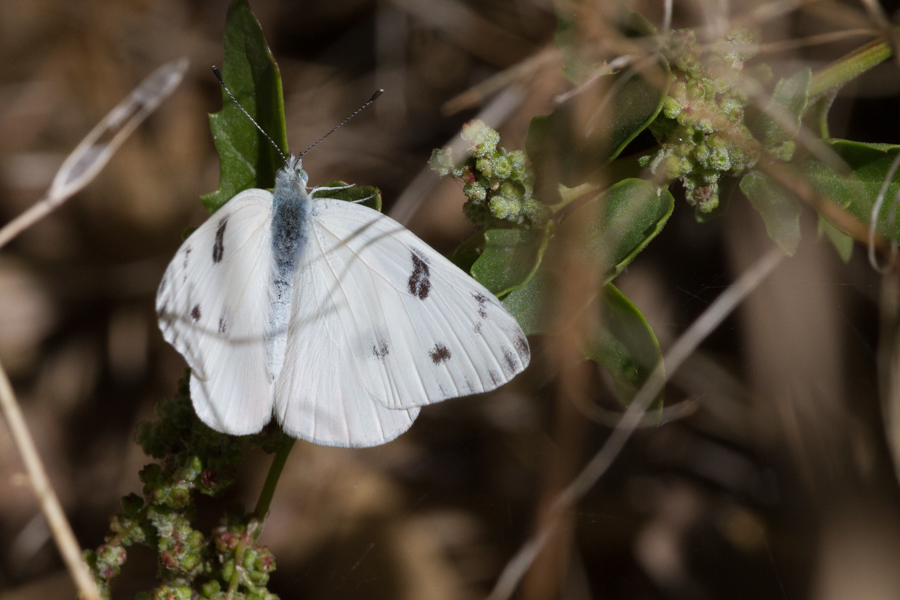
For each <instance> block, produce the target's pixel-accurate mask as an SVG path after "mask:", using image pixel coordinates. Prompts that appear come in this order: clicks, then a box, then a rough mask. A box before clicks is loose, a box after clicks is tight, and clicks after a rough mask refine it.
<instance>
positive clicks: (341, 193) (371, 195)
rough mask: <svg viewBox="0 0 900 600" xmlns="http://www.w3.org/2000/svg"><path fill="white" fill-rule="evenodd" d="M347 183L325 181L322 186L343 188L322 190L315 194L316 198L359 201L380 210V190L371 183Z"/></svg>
mask: <svg viewBox="0 0 900 600" xmlns="http://www.w3.org/2000/svg"><path fill="white" fill-rule="evenodd" d="M347 185H348V184H346V183H344V182H343V181H332V182H331V183H326V184H325V185H323V186H322V187H323V188H344V189H333V190H327V189H326V190H323V191H321V192H319V193H317V194H316V198H334V199H336V200H344V201H346V202H359V203H360V204H363V205H365V206H368V207H369V208H373V209H375V210H377V211H378V212H381V190H379V189H378V188H377V187H373V186H371V185H353V186H350V187H347Z"/></svg>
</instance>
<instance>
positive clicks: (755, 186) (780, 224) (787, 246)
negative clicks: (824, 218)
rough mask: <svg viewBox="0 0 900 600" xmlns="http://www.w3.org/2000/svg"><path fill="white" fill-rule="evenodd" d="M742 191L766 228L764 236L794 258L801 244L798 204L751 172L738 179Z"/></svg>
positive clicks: (766, 178)
mask: <svg viewBox="0 0 900 600" xmlns="http://www.w3.org/2000/svg"><path fill="white" fill-rule="evenodd" d="M741 191H742V192H744V194H745V195H746V196H747V199H748V200H750V204H752V205H753V208H755V209H756V212H758V213H759V214H760V216H761V217H762V218H763V221H764V222H765V224H766V233H768V234H769V237H770V238H772V241H774V242H775V243H776V244H778V245H779V246H781V249H782V250H784V251H785V252H787V253H788V255H790V256H793V254H794V252H796V251H797V245H798V244H799V243H800V213H801V212H802V208H801V206H800V202H798V201H797V199H796V198H795V197H794V195H793V194H792V193H791V192H790V191H788V190H786V189H785V188H784V187H782V186H781V184H779V183H778V182H777V181H775V180H774V179H772V178H771V177H769V176H768V175H766V174H765V173H763V172H762V171H756V170H754V171H750V173H748V174H747V175H745V176H744V178H743V179H741Z"/></svg>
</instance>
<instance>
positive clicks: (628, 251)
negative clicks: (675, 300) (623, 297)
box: [559, 179, 675, 280]
mask: <svg viewBox="0 0 900 600" xmlns="http://www.w3.org/2000/svg"><path fill="white" fill-rule="evenodd" d="M674 208H675V199H674V198H673V197H672V194H670V193H669V191H668V190H667V189H663V190H659V191H658V190H657V189H656V187H655V186H654V185H653V184H651V183H650V182H649V181H646V180H644V179H625V180H623V181H620V182H619V183H617V184H616V185H614V186H612V187H610V188H609V189H607V190H606V191H605V192H603V194H601V195H599V196H598V197H597V198H595V199H594V200H592V201H590V202H587V203H585V204H584V205H583V206H580V207H578V208H577V209H576V210H574V211H573V212H572V214H571V215H569V217H568V218H567V219H566V220H565V221H564V222H563V224H562V225H561V226H560V227H559V235H561V236H565V235H572V236H575V237H576V238H577V239H576V244H577V246H578V247H581V248H583V249H584V250H586V251H587V252H588V253H590V254H592V255H593V256H594V257H595V259H596V261H597V263H596V264H598V265H599V266H600V268H601V272H602V273H604V274H607V276H608V277H609V280H611V279H612V278H613V277H615V276H616V275H618V274H619V273H621V272H622V271H623V270H624V269H625V267H627V266H628V264H629V263H630V262H631V261H632V260H634V257H635V256H637V254H638V253H639V252H640V251H641V250H643V249H644V247H645V246H646V245H647V244H648V243H649V242H650V240H652V239H653V238H654V237H656V235H657V234H658V233H659V232H660V231H661V230H662V228H663V226H664V225H665V224H666V221H667V220H668V219H669V216H670V215H671V214H672V211H673V210H674ZM585 224H587V225H585Z"/></svg>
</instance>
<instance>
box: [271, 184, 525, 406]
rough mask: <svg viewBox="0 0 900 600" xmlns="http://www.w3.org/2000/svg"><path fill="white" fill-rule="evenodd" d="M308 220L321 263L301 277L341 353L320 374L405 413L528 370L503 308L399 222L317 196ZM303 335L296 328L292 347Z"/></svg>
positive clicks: (518, 334) (520, 340) (521, 340)
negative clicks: (331, 373) (308, 281)
mask: <svg viewBox="0 0 900 600" xmlns="http://www.w3.org/2000/svg"><path fill="white" fill-rule="evenodd" d="M310 222H311V226H312V227H313V228H314V229H315V232H314V235H312V236H310V239H311V244H317V245H318V251H319V252H320V253H321V257H316V258H315V259H314V260H316V261H317V262H316V263H315V264H312V265H311V266H310V268H307V269H304V271H308V272H310V273H312V274H314V275H316V276H318V277H319V278H320V282H317V283H316V285H317V286H320V287H322V286H324V289H318V290H317V295H318V297H319V298H321V300H320V302H322V304H321V305H320V306H318V307H317V310H318V311H319V313H318V314H325V313H327V314H328V315H329V316H328V323H329V332H328V335H327V341H328V342H329V343H331V344H336V345H339V346H340V360H341V362H340V363H335V364H333V365H327V364H322V367H323V368H328V367H330V368H332V369H339V370H340V372H341V373H342V374H343V376H344V377H345V378H347V379H349V380H355V381H356V382H358V383H356V382H354V385H355V386H356V387H357V388H358V389H360V390H365V391H367V392H368V395H369V396H370V397H371V398H374V399H375V400H376V401H377V402H379V403H380V404H382V405H383V406H385V407H387V408H389V409H393V410H402V409H410V408H413V407H418V406H422V405H425V404H429V403H433V402H439V401H441V400H445V399H447V398H452V397H457V396H465V395H468V394H475V393H479V392H485V391H489V390H492V389H494V388H496V387H498V386H500V385H502V384H503V383H506V382H507V381H509V380H510V379H512V378H513V377H514V376H515V375H516V374H518V373H520V372H521V371H522V370H524V368H525V367H526V366H527V365H528V361H529V358H530V354H529V348H528V342H527V341H526V339H525V336H524V335H523V333H522V330H521V328H520V327H519V325H518V323H517V322H516V321H515V319H514V318H513V317H512V316H511V315H510V314H509V313H508V312H507V311H506V310H505V309H504V308H503V307H502V305H501V304H500V303H499V301H498V300H497V299H496V298H495V297H494V296H493V295H492V294H490V293H489V292H488V291H487V290H486V289H485V288H484V287H483V286H481V285H480V284H479V283H477V282H476V281H475V280H473V279H472V278H471V277H469V276H468V275H466V274H465V273H463V272H462V271H461V270H460V269H459V268H457V267H456V266H455V265H453V264H452V263H451V262H450V261H448V260H447V259H446V258H444V257H443V256H441V255H440V254H439V253H437V252H436V251H435V250H433V249H432V248H431V247H430V246H428V245H427V244H425V243H424V242H422V241H421V240H420V239H419V238H417V237H416V236H415V235H414V234H413V233H412V232H410V231H409V230H407V229H406V228H404V227H403V226H401V225H400V224H399V223H397V222H396V221H394V220H392V219H390V218H389V217H387V216H385V215H382V214H381V213H379V212H377V211H374V210H372V209H369V208H367V207H365V206H361V205H358V204H352V203H349V202H343V201H339V200H331V199H319V200H316V201H315V203H314V206H313V211H312V217H311V219H310ZM307 254H308V255H312V254H314V252H313V251H312V250H310V251H308V252H307ZM294 310H295V311H296V310H297V308H296V307H295V309H294ZM305 332H310V333H311V332H312V330H311V329H310V328H306V327H303V326H302V325H301V326H300V327H299V328H298V330H297V331H295V330H294V329H293V328H292V330H291V332H290V336H289V341H288V344H289V346H290V345H292V344H294V343H296V342H295V341H294V336H296V335H298V334H299V335H300V336H301V337H303V336H304V335H305ZM322 337H323V343H324V341H325V336H322ZM335 352H337V351H335Z"/></svg>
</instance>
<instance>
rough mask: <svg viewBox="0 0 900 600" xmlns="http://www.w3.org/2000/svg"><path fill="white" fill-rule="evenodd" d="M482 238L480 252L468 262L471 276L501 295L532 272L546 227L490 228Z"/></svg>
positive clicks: (545, 238)
mask: <svg viewBox="0 0 900 600" xmlns="http://www.w3.org/2000/svg"><path fill="white" fill-rule="evenodd" d="M484 239H485V248H484V252H483V253H482V254H481V256H480V257H479V258H478V260H476V261H475V264H473V265H472V269H471V273H472V277H474V278H475V280H476V281H478V282H479V283H480V284H481V285H483V286H484V287H486V288H487V289H488V290H490V291H491V293H492V294H494V295H495V296H498V297H502V296H504V295H506V294H507V293H509V292H510V291H512V290H515V289H519V288H521V287H522V286H524V285H525V284H527V283H528V280H529V279H531V277H532V276H533V275H534V273H535V271H536V270H537V268H538V266H539V265H540V263H541V258H543V256H544V250H545V249H546V248H547V243H548V242H549V240H550V228H549V227H545V228H543V229H490V230H488V231H485V232H484Z"/></svg>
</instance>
